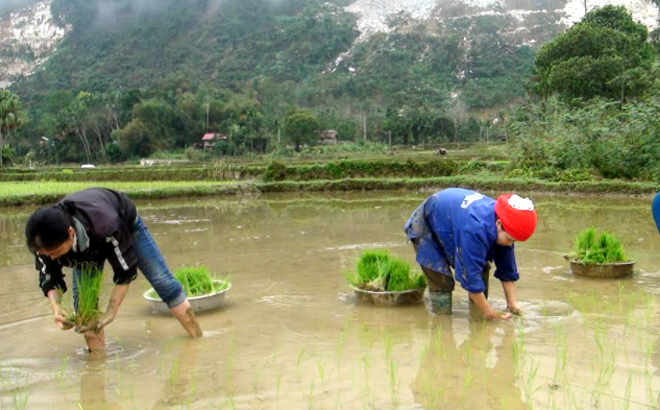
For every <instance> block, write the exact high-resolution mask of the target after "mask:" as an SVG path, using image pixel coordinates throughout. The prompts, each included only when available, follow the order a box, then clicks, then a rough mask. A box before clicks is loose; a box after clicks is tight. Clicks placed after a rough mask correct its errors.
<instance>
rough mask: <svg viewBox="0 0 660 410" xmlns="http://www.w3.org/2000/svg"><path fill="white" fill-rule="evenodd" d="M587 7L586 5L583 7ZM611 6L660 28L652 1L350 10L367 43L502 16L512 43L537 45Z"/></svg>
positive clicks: (388, 1)
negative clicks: (411, 28)
mask: <svg viewBox="0 0 660 410" xmlns="http://www.w3.org/2000/svg"><path fill="white" fill-rule="evenodd" d="M585 3H586V4H585ZM607 4H612V5H621V6H625V7H626V8H627V9H628V10H629V11H631V12H632V14H633V17H634V18H635V19H636V20H638V21H641V22H642V23H644V24H646V25H647V26H648V27H649V29H650V30H653V29H655V28H656V27H657V26H658V8H657V7H656V6H655V5H653V3H652V2H651V1H648V0H540V1H539V0H357V1H356V2H355V3H353V4H351V5H350V6H348V7H347V8H346V10H348V11H350V12H353V13H357V14H358V15H359V16H360V19H359V21H358V29H359V30H360V32H361V33H362V34H361V36H360V39H359V40H358V41H360V40H364V39H366V38H368V37H369V36H371V35H373V34H375V33H382V32H384V33H387V32H391V31H395V30H398V29H400V28H401V22H405V24H408V25H417V24H439V25H441V26H451V25H452V24H453V23H455V22H456V21H459V20H460V21H463V22H465V21H466V20H474V19H477V18H479V17H483V16H498V17H501V21H502V23H503V25H502V26H501V27H499V31H500V33H501V34H505V35H506V36H507V37H508V40H510V41H511V42H512V43H514V44H516V43H517V44H538V43H542V42H544V41H546V40H547V39H548V38H551V37H554V36H555V35H557V34H558V33H559V32H561V31H563V30H565V29H566V28H567V27H569V26H571V25H572V24H574V23H575V22H577V21H579V20H580V19H582V17H583V16H584V14H585V6H586V9H587V10H591V9H593V8H595V7H600V6H604V5H607Z"/></svg>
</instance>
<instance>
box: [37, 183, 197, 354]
mask: <svg viewBox="0 0 660 410" xmlns="http://www.w3.org/2000/svg"><path fill="white" fill-rule="evenodd" d="M25 236H26V239H27V246H28V248H29V249H30V251H31V252H32V253H33V254H34V255H35V261H36V268H37V271H39V286H40V287H41V290H42V291H43V292H44V295H45V296H46V297H48V299H49V300H50V305H51V308H52V309H53V318H54V320H55V324H56V325H57V326H58V327H59V328H60V329H62V330H68V329H71V328H72V327H74V324H73V323H71V322H70V321H69V320H67V318H66V316H65V314H64V312H63V309H62V307H61V306H60V303H61V299H62V294H63V293H65V292H66V291H67V286H66V283H65V281H64V274H63V273H62V267H63V266H66V267H71V268H73V280H72V282H73V303H74V308H76V307H77V306H78V285H77V282H78V281H79V280H80V276H81V273H82V266H83V265H84V264H92V265H93V266H96V267H97V268H98V269H99V270H100V271H102V270H103V265H104V262H105V261H106V260H107V261H108V262H109V263H110V265H111V266H112V270H113V272H114V277H113V281H114V283H115V286H114V288H113V290H112V292H111V294H110V301H109V303H108V306H107V309H106V310H105V312H104V313H103V314H102V315H101V317H100V319H99V320H98V322H97V323H95V324H93V325H92V326H90V327H88V328H80V329H78V328H76V331H77V332H79V333H83V334H84V336H85V341H86V342H87V346H88V348H89V350H90V351H92V350H103V349H104V348H105V336H104V330H103V329H104V328H105V327H106V326H107V325H108V324H110V323H111V322H112V321H113V320H114V319H115V317H116V315H117V311H118V310H119V306H120V305H121V303H122V301H123V300H124V297H125V296H126V293H127V292H128V288H129V285H130V283H131V282H132V281H133V280H135V278H136V277H137V270H138V268H139V269H140V271H142V273H143V274H144V276H145V277H146V278H147V280H148V281H149V283H150V284H151V285H152V286H153V287H154V289H155V290H156V292H157V293H158V296H159V297H160V298H161V299H162V300H163V301H164V302H165V303H167V305H168V306H169V308H170V311H171V312H172V315H174V317H175V318H177V320H178V321H179V322H180V323H181V325H182V326H183V328H184V329H185V330H186V332H188V334H189V335H190V337H201V336H202V331H201V328H200V326H199V324H198V322H197V318H196V317H195V313H194V311H193V309H192V308H191V306H190V303H189V302H188V299H187V297H186V294H185V292H184V290H183V288H182V286H181V284H180V283H179V282H178V281H177V280H176V279H175V278H174V276H173V275H172V273H171V272H170V270H169V268H168V267H167V264H166V263H165V260H164V259H163V256H162V255H161V253H160V250H159V249H158V246H157V245H156V242H154V240H153V238H152V237H151V234H150V233H149V230H148V229H147V226H146V225H145V224H144V222H143V221H142V218H141V217H140V216H139V215H138V212H137V209H136V207H135V204H134V203H133V201H132V200H131V199H130V198H129V197H128V196H127V195H126V194H125V193H123V192H116V191H113V190H110V189H101V188H93V189H86V190H83V191H79V192H75V193H73V194H71V195H68V196H67V197H65V198H64V199H62V200H61V201H60V202H59V203H58V204H57V205H54V206H46V207H43V208H40V209H38V210H37V211H35V212H34V213H33V214H32V215H31V216H30V218H29V219H28V222H27V225H26V226H25Z"/></svg>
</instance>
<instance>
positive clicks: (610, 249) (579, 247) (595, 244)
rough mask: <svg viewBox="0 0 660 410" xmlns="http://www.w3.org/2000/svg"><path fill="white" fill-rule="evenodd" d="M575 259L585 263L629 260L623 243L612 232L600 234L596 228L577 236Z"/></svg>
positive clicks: (583, 231)
mask: <svg viewBox="0 0 660 410" xmlns="http://www.w3.org/2000/svg"><path fill="white" fill-rule="evenodd" d="M573 257H575V259H577V260H578V261H580V262H583V263H615V262H625V261H627V260H628V259H627V258H626V255H625V252H624V250H623V245H622V244H621V241H619V240H618V239H617V238H616V237H615V236H614V235H613V234H611V233H610V232H606V231H605V232H599V231H598V230H596V229H595V228H587V229H584V230H582V231H580V232H579V233H578V234H577V236H576V237H575V245H574V248H573Z"/></svg>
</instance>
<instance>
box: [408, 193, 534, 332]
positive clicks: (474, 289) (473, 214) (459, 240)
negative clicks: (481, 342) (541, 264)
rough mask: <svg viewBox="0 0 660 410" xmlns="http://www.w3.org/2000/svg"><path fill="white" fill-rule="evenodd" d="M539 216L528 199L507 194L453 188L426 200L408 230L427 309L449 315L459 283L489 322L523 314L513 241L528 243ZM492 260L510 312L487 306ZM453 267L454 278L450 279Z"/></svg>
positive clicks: (417, 210) (413, 215)
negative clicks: (493, 195)
mask: <svg viewBox="0 0 660 410" xmlns="http://www.w3.org/2000/svg"><path fill="white" fill-rule="evenodd" d="M536 223H537V215H536V210H535V209H534V204H533V203H532V201H530V200H529V199H528V198H521V197H520V196H518V195H513V194H504V195H500V196H499V197H498V198H497V200H494V199H492V198H489V197H487V196H485V195H482V194H480V193H478V192H475V191H470V190H467V189H461V188H449V189H445V190H444V191H440V192H437V193H435V194H433V195H431V196H430V197H428V198H427V199H426V200H425V201H424V202H423V203H422V204H421V205H420V206H419V207H418V208H417V209H416V210H415V212H413V214H412V216H411V217H410V219H408V222H406V225H405V226H404V231H405V232H406V234H407V235H408V238H409V239H410V240H411V241H412V243H413V246H414V248H415V252H416V254H417V263H419V264H420V266H421V268H422V271H423V272H424V275H425V276H426V279H427V283H428V287H429V302H430V303H429V310H430V311H431V312H433V313H436V314H451V310H452V306H451V302H452V291H453V290H454V284H455V280H456V281H458V282H459V283H460V284H461V286H462V287H463V288H464V289H465V290H467V291H468V294H469V296H470V300H471V301H472V302H473V303H474V304H475V305H476V307H477V308H478V309H479V310H480V311H481V313H482V314H483V315H484V317H485V318H487V319H508V318H509V317H511V314H512V313H521V312H522V309H521V308H520V305H519V304H518V300H517V298H516V287H515V282H516V281H517V280H518V278H519V275H518V268H517V266H516V258H515V254H514V243H515V242H518V241H520V242H523V241H526V240H527V239H529V238H530V237H531V236H532V234H533V233H534V230H535V229H536ZM490 262H494V263H495V267H496V271H495V277H496V278H497V279H499V280H500V281H501V282H502V288H503V289H504V294H505V296H506V300H507V310H508V311H509V312H508V313H505V314H498V313H496V312H495V310H494V309H493V308H492V307H491V305H490V304H489V303H488V282H489V280H488V279H489V276H490V267H491V266H490ZM452 269H453V271H454V274H453V275H452Z"/></svg>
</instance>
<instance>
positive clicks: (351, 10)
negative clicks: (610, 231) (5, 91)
mask: <svg viewBox="0 0 660 410" xmlns="http://www.w3.org/2000/svg"><path fill="white" fill-rule="evenodd" d="M14 1H16V0H14ZM585 1H586V8H587V9H592V8H594V7H597V6H601V5H604V4H618V5H624V6H626V7H627V8H628V10H630V11H631V12H632V13H633V16H634V17H635V18H636V19H638V20H640V21H642V22H644V23H645V24H646V25H647V26H649V28H650V29H654V28H655V27H656V25H657V21H658V9H657V7H656V6H654V5H653V3H652V2H650V1H646V0H616V1H605V0H569V1H565V0H559V1H558V0H438V1H436V0H334V1H330V2H322V1H320V0H48V1H35V2H31V3H30V4H29V5H28V6H27V7H25V8H20V7H17V6H16V5H14V7H13V9H12V10H11V11H6V12H5V15H4V17H2V20H0V67H2V70H1V74H0V87H1V86H7V85H10V84H11V87H12V89H13V90H15V91H16V92H18V93H19V95H21V97H22V98H23V100H24V101H26V102H28V103H34V102H39V101H41V100H42V99H43V97H44V96H46V95H48V94H49V93H52V92H54V91H58V90H72V91H74V92H76V91H82V90H86V91H99V92H104V91H108V90H113V89H119V88H123V89H133V88H145V87H152V86H154V85H155V84H159V83H162V82H165V81H169V82H178V83H182V84H184V85H182V86H183V87H200V86H212V87H222V88H227V89H230V90H232V91H234V92H257V93H260V94H261V95H262V96H263V98H264V99H269V100H271V101H273V104H277V101H278V100H282V99H286V100H289V101H295V103H297V104H299V105H307V106H324V105H328V104H332V105H340V106H360V107H364V106H369V107H371V106H373V107H382V106H386V105H387V106H390V105H395V106H396V105H398V106H400V105H402V104H428V105H441V104H444V103H446V102H447V101H448V100H449V99H450V98H451V96H457V95H461V96H462V99H463V100H464V101H465V102H466V103H467V104H468V105H469V106H470V107H474V108H488V107H497V106H501V105H503V104H507V103H510V102H511V101H514V100H515V99H517V98H519V97H520V96H521V95H524V87H523V82H524V79H525V78H526V77H527V76H528V75H529V72H530V70H531V67H532V66H533V59H534V50H535V48H536V47H538V46H539V45H540V44H543V43H544V42H545V41H547V40H548V39H550V38H553V37H555V36H556V35H557V34H558V33H561V32H562V31H564V30H565V29H566V28H567V27H568V26H570V25H571V24H573V23H574V22H575V21H578V20H579V19H580V18H582V16H583V15H584V13H585Z"/></svg>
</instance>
